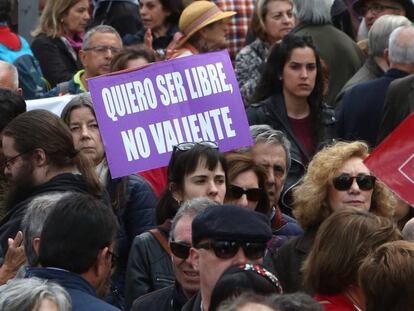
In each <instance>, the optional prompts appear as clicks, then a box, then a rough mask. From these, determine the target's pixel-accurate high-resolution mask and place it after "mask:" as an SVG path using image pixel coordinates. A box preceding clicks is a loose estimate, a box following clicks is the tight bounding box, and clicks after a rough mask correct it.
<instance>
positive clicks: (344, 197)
mask: <svg viewBox="0 0 414 311" xmlns="http://www.w3.org/2000/svg"><path fill="white" fill-rule="evenodd" d="M367 156H368V146H367V144H365V143H364V142H360V141H355V142H350V143H349V142H337V143H335V144H333V145H331V146H327V147H325V148H324V149H322V150H321V151H319V152H318V153H317V154H316V155H315V156H314V157H313V159H312V161H311V162H310V163H309V166H308V170H307V173H306V174H305V176H304V178H303V182H302V184H301V185H299V186H298V187H297V188H296V189H294V193H293V196H294V208H293V215H294V216H295V217H296V219H297V221H298V223H299V224H300V226H301V227H302V228H303V229H304V230H305V234H304V236H303V237H295V238H293V239H292V240H290V241H289V242H288V243H286V244H285V245H283V246H282V247H281V248H280V249H279V252H278V253H277V254H276V256H275V258H274V264H275V270H276V272H277V274H278V277H279V279H280V281H281V283H282V286H283V288H284V289H285V291H286V292H294V291H298V290H300V289H302V290H303V289H304V288H303V282H302V274H301V272H300V268H301V266H302V263H303V261H304V260H305V259H306V257H307V255H308V253H309V252H310V250H311V248H312V245H313V243H314V240H315V236H316V232H317V230H318V228H319V226H320V225H321V224H323V223H324V221H325V219H327V218H328V217H329V216H330V215H331V214H332V213H333V212H335V211H340V210H347V209H349V208H356V209H358V210H361V211H365V212H370V213H372V214H375V215H378V216H383V217H386V218H389V219H390V220H392V216H393V214H394V207H395V204H396V199H395V197H394V195H393V194H392V193H391V191H389V190H388V189H387V188H386V187H385V185H384V184H383V183H382V182H380V181H379V180H376V178H375V177H374V176H372V175H371V173H370V171H369V169H368V168H367V167H366V166H365V165H364V163H363V160H364V159H365V158H366V157H367Z"/></svg>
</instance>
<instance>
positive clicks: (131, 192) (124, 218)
mask: <svg viewBox="0 0 414 311" xmlns="http://www.w3.org/2000/svg"><path fill="white" fill-rule="evenodd" d="M108 179H109V180H108V183H107V186H106V190H107V191H108V194H109V196H110V198H111V202H114V200H115V199H116V198H115V196H116V193H117V188H118V187H121V189H124V192H123V198H122V199H123V200H122V202H121V204H120V206H118V208H117V209H116V210H114V212H115V215H116V216H117V219H118V223H119V227H118V232H117V236H116V242H117V255H118V261H117V266H116V269H115V272H114V274H113V275H112V278H111V281H112V284H111V285H112V293H111V295H110V296H109V297H108V299H107V301H108V302H110V303H111V304H113V305H116V306H119V307H121V306H123V300H124V296H125V295H124V287H125V279H126V269H127V263H128V257H129V250H130V248H131V245H132V241H133V240H134V238H135V237H136V236H137V235H139V234H141V233H143V232H145V231H147V230H149V229H151V228H152V227H154V226H155V205H156V204H157V199H156V197H155V195H154V192H153V190H152V188H151V186H150V185H149V184H148V183H147V182H146V181H145V179H144V178H143V177H141V176H138V175H129V176H126V177H123V178H116V179H111V178H110V177H109V176H108Z"/></svg>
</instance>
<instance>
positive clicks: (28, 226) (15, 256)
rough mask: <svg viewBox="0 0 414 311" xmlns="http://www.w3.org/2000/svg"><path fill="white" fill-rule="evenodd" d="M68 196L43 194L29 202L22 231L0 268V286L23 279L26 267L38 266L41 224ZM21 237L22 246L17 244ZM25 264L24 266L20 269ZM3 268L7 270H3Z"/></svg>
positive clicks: (63, 193)
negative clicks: (61, 200) (12, 279)
mask: <svg viewBox="0 0 414 311" xmlns="http://www.w3.org/2000/svg"><path fill="white" fill-rule="evenodd" d="M68 194H69V192H68V193H65V192H62V193H58V192H56V193H51V194H45V195H41V196H39V197H37V198H35V199H34V200H33V201H31V202H30V204H29V205H28V208H27V211H26V212H25V214H24V217H23V220H22V226H21V227H22V231H19V232H18V233H17V236H16V238H15V239H14V240H13V242H12V243H14V244H16V245H14V246H12V247H11V248H9V250H8V252H7V254H6V256H5V260H4V262H3V265H2V266H1V268H0V284H4V283H5V282H6V281H7V280H9V279H11V278H13V277H15V278H22V277H24V275H25V274H26V269H27V268H28V267H36V266H37V265H38V264H39V263H38V247H39V241H40V233H41V232H42V228H43V224H44V222H45V221H46V218H47V216H48V215H49V213H50V212H51V211H52V210H53V208H54V207H55V205H56V203H57V202H58V201H59V200H60V199H62V198H63V197H65V196H66V195H68ZM21 237H23V242H22V245H20V242H18V241H19V240H21ZM23 250H24V252H23ZM25 262H26V265H25V266H23V268H22V269H20V268H21V267H22V265H23V264H24V263H25ZM5 267H7V269H4V268H5Z"/></svg>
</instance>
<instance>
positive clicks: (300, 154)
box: [247, 94, 335, 214]
mask: <svg viewBox="0 0 414 311" xmlns="http://www.w3.org/2000/svg"><path fill="white" fill-rule="evenodd" d="M247 117H248V120H249V124H250V125H255V124H267V125H269V126H271V127H272V128H273V129H275V130H279V131H282V132H283V133H285V135H286V136H287V138H288V139H289V141H290V143H291V149H290V155H291V158H292V163H291V166H290V169H289V172H288V176H287V178H286V181H285V185H284V188H283V191H282V194H281V196H280V201H279V203H280V204H281V206H280V207H281V209H282V211H283V212H287V213H288V214H291V213H290V208H291V207H290V205H291V202H290V200H291V198H290V196H291V190H292V189H293V188H294V187H295V186H296V185H297V184H298V183H299V182H300V180H301V179H302V176H303V174H304V173H305V164H304V163H303V162H302V159H307V162H309V161H310V160H311V158H312V156H313V155H312V154H308V153H307V152H306V150H305V148H304V147H303V146H302V144H301V143H300V142H299V141H298V139H297V138H296V136H295V134H294V133H293V130H292V128H291V126H290V123H289V119H288V115H287V111H286V106H285V103H284V99H283V96H282V95H281V94H276V95H273V96H271V97H269V98H267V99H265V100H263V101H261V102H259V103H257V104H252V105H251V106H250V108H249V109H248V110H247ZM321 119H322V126H323V127H324V135H323V137H321V138H320V139H319V141H317V142H316V146H318V145H320V144H321V143H322V142H323V141H326V140H328V139H330V138H333V137H334V136H335V134H334V131H335V126H334V125H335V113H334V110H333V109H331V108H330V107H328V106H325V107H324V109H323V111H322V118H321Z"/></svg>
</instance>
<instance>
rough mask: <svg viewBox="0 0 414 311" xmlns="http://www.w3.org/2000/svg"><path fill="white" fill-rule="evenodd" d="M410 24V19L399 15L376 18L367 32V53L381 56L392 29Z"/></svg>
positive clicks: (386, 46)
mask: <svg viewBox="0 0 414 311" xmlns="http://www.w3.org/2000/svg"><path fill="white" fill-rule="evenodd" d="M410 25H411V22H410V20H409V19H408V18H407V17H405V16H401V15H383V16H381V17H380V18H378V19H377V20H376V21H375V23H374V24H373V25H372V27H371V29H370V31H369V32H368V46H369V54H370V55H371V56H383V55H384V50H385V49H386V48H388V42H389V38H390V35H391V33H392V31H393V30H394V29H396V28H398V27H402V26H410Z"/></svg>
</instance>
